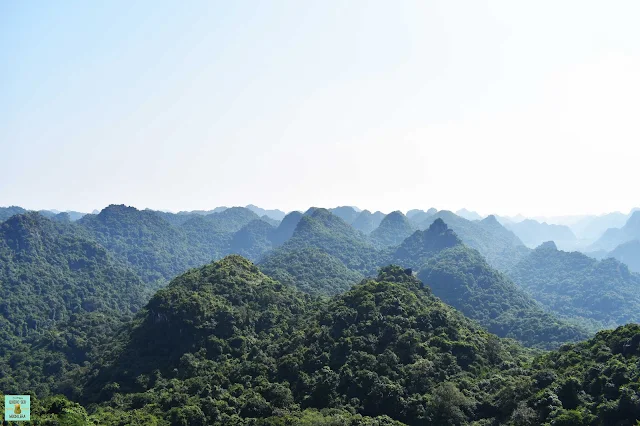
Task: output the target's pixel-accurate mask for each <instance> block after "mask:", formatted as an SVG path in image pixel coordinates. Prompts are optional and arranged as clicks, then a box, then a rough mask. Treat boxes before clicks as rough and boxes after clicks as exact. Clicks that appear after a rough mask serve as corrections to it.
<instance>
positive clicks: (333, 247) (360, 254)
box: [282, 208, 383, 274]
mask: <svg viewBox="0 0 640 426" xmlns="http://www.w3.org/2000/svg"><path fill="white" fill-rule="evenodd" d="M309 247H312V248H317V249H320V250H322V251H324V252H325V253H327V254H330V255H331V256H333V257H335V258H337V259H339V260H340V261H341V262H342V263H343V264H344V265H345V266H346V267H347V268H349V269H351V270H352V271H357V272H360V273H363V274H371V273H375V271H376V269H377V268H378V267H379V266H381V264H382V263H381V262H382V261H381V259H382V258H383V254H382V253H381V252H380V251H379V250H377V249H376V248H375V247H374V245H373V244H372V243H371V242H369V241H368V240H367V239H366V237H365V236H364V235H362V234H361V233H359V232H358V231H356V230H355V229H353V228H352V227H351V226H350V225H349V224H347V223H346V222H344V221H343V220H342V219H340V218H339V217H337V216H335V215H333V214H332V213H330V212H329V211H328V210H326V209H322V208H314V209H310V210H309V211H308V212H307V213H305V215H303V216H302V217H301V218H300V221H299V222H298V225H297V226H296V229H295V231H294V233H293V235H292V236H291V238H290V239H289V240H288V241H287V242H286V243H285V244H284V246H283V247H282V250H284V251H289V252H290V251H295V250H301V249H304V248H309Z"/></svg>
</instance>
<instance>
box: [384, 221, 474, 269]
mask: <svg viewBox="0 0 640 426" xmlns="http://www.w3.org/2000/svg"><path fill="white" fill-rule="evenodd" d="M461 244H462V241H461V240H460V238H458V236H457V235H456V233H455V232H453V230H452V229H449V227H448V226H447V224H446V223H444V221H443V220H442V219H440V218H438V219H436V220H435V221H434V222H433V223H432V224H431V225H430V226H429V228H428V229H426V230H424V231H416V232H414V233H413V234H412V235H411V236H410V237H408V238H407V239H405V240H404V241H403V242H402V244H400V246H399V247H398V248H397V249H396V250H395V251H394V253H393V262H395V263H396V264H398V265H402V266H404V267H408V268H413V269H415V270H418V269H420V267H422V265H424V264H425V263H426V261H427V260H429V259H431V258H432V257H434V256H435V255H437V254H438V253H439V252H441V251H442V250H444V249H447V248H450V247H456V246H459V245H461Z"/></svg>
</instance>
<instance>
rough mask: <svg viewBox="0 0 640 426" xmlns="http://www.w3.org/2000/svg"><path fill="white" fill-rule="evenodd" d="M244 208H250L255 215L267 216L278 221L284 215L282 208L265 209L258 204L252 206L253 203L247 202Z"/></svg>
mask: <svg viewBox="0 0 640 426" xmlns="http://www.w3.org/2000/svg"><path fill="white" fill-rule="evenodd" d="M245 208H246V209H249V210H251V211H252V212H254V213H255V214H256V215H258V216H260V217H262V216H267V217H268V218H270V219H273V220H277V221H278V222H279V221H281V220H282V219H283V218H284V217H285V216H286V214H285V212H283V211H282V210H278V209H273V210H266V209H262V208H260V207H258V206H254V205H253V204H249V205H248V206H246V207H245Z"/></svg>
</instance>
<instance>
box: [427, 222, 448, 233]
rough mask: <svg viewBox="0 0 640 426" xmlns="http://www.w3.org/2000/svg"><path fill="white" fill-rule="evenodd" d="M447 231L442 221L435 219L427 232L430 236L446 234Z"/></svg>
mask: <svg viewBox="0 0 640 426" xmlns="http://www.w3.org/2000/svg"><path fill="white" fill-rule="evenodd" d="M448 229H449V227H448V226H447V224H446V223H445V222H444V220H442V219H440V218H437V219H436V220H434V221H433V223H432V224H431V225H430V226H429V229H428V231H429V232H430V233H432V234H441V233H443V232H446V231H447V230H448Z"/></svg>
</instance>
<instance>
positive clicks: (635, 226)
mask: <svg viewBox="0 0 640 426" xmlns="http://www.w3.org/2000/svg"><path fill="white" fill-rule="evenodd" d="M624 227H625V229H628V230H638V231H640V211H634V212H633V213H631V216H630V217H629V219H628V220H627V223H626V224H625V225H624Z"/></svg>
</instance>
